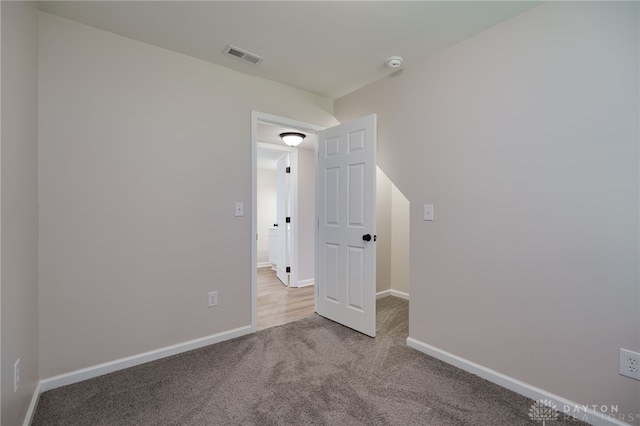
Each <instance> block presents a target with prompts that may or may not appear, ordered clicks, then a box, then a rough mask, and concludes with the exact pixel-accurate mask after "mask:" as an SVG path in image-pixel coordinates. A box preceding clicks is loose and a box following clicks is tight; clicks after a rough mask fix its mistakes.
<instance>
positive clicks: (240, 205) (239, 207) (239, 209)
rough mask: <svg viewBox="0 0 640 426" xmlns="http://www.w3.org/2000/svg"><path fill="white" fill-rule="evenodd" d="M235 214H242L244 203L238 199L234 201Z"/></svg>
mask: <svg viewBox="0 0 640 426" xmlns="http://www.w3.org/2000/svg"><path fill="white" fill-rule="evenodd" d="M235 215H236V217H242V216H244V203H242V202H240V201H236V210H235Z"/></svg>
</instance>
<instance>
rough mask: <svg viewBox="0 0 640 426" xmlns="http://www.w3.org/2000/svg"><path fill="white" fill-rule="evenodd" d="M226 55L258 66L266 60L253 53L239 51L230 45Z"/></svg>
mask: <svg viewBox="0 0 640 426" xmlns="http://www.w3.org/2000/svg"><path fill="white" fill-rule="evenodd" d="M224 53H226V54H227V55H229V56H233V57H234V58H237V59H241V60H243V61H245V62H249V63H250V64H253V65H258V64H259V63H260V62H262V61H264V58H261V57H260V56H258V55H255V54H253V53H249V52H247V51H246V50H242V49H238V48H237V47H235V46H232V45H228V46H227V47H225V48H224Z"/></svg>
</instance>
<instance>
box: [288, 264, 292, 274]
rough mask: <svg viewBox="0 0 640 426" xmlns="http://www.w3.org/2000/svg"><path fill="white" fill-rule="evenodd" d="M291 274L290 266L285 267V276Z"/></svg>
mask: <svg viewBox="0 0 640 426" xmlns="http://www.w3.org/2000/svg"><path fill="white" fill-rule="evenodd" d="M289 273H291V266H287V274H289Z"/></svg>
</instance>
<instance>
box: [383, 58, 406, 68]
mask: <svg viewBox="0 0 640 426" xmlns="http://www.w3.org/2000/svg"><path fill="white" fill-rule="evenodd" d="M400 65H402V56H391V57H390V58H388V59H387V67H389V68H400Z"/></svg>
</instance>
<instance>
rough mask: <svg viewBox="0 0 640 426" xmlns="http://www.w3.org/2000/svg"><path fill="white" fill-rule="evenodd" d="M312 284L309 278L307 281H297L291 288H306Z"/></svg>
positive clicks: (312, 280)
mask: <svg viewBox="0 0 640 426" xmlns="http://www.w3.org/2000/svg"><path fill="white" fill-rule="evenodd" d="M313 284H314V279H313V278H310V279H308V280H300V281H298V285H295V286H294V285H292V286H291V287H296V288H297V287H307V286H310V285H313Z"/></svg>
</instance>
